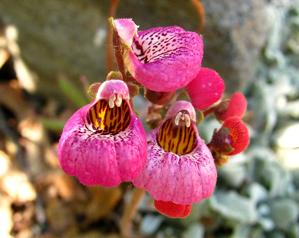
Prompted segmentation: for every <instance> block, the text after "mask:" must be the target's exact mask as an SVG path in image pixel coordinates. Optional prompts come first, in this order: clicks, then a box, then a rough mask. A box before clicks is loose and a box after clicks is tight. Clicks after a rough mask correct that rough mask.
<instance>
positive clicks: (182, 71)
mask: <svg viewBox="0 0 299 238" xmlns="http://www.w3.org/2000/svg"><path fill="white" fill-rule="evenodd" d="M113 22H114V27H115V30H116V31H117V33H118V35H119V37H120V38H121V40H122V42H123V44H124V45H126V48H127V50H125V51H124V62H125V65H126V67H127V69H128V71H129V72H130V74H131V75H132V76H133V77H134V78H135V79H136V81H138V82H139V83H140V84H142V85H144V86H145V87H146V88H148V89H150V90H152V91H156V92H171V91H175V90H176V89H179V88H183V87H185V86H186V85H187V84H188V83H189V82H190V81H191V80H192V79H193V78H195V76H196V75H197V73H198V71H199V69H200V66H201V62H202V57H203V40H202V37H201V36H200V35H198V34H197V33H195V32H191V31H186V30H184V29H183V28H181V27H178V26H168V27H155V28H150V29H148V30H144V31H138V32H137V26H136V25H135V23H134V22H133V21H132V19H116V20H114V21H113ZM135 32H136V33H135ZM134 33H135V34H134Z"/></svg>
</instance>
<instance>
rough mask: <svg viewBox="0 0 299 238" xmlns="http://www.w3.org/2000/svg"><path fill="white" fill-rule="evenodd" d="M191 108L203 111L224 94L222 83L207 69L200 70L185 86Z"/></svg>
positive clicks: (213, 71)
mask: <svg viewBox="0 0 299 238" xmlns="http://www.w3.org/2000/svg"><path fill="white" fill-rule="evenodd" d="M187 91H188V94H189V96H190V98H191V102H192V104H193V106H194V107H195V108H196V109H198V110H205V109H207V108H209V107H210V106H212V105H213V104H214V103H215V102H217V101H218V100H219V99H220V98H221V97H222V94H223V92H224V81H223V79H222V78H221V77H220V76H219V74H218V73H217V72H216V71H215V70H213V69H209V68H201V69H200V71H199V73H198V75H197V76H196V77H195V78H194V79H193V80H192V81H191V83H189V84H188V86H187Z"/></svg>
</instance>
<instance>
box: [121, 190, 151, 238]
mask: <svg viewBox="0 0 299 238" xmlns="http://www.w3.org/2000/svg"><path fill="white" fill-rule="evenodd" d="M144 195H145V192H144V190H142V189H139V188H135V189H134V191H133V194H132V197H131V200H130V202H128V203H126V205H125V209H124V213H123V216H122V218H121V221H120V228H121V235H122V238H131V237H132V235H131V228H132V220H133V218H134V216H135V214H136V212H137V209H138V206H139V204H140V202H141V200H142V198H143V197H144Z"/></svg>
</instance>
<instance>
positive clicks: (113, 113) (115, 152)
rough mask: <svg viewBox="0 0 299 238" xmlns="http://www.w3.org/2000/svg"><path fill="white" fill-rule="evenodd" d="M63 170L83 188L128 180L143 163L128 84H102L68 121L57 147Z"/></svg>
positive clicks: (142, 140)
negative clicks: (76, 179)
mask: <svg viewBox="0 0 299 238" xmlns="http://www.w3.org/2000/svg"><path fill="white" fill-rule="evenodd" d="M58 158H59V162H60V165H61V167H62V169H63V170H64V171H65V172H66V173H68V174H69V175H72V176H76V177H77V178H78V179H79V181H80V182H81V183H82V184H84V185H102V186H107V187H111V186H117V185H119V184H120V183H121V182H124V181H131V180H132V179H134V178H135V177H136V176H138V175H139V174H140V172H141V171H142V169H143V167H144V164H145V161H146V135H145V131H144V129H143V126H142V123H141V121H140V120H139V119H138V118H137V116H136V115H135V113H134V112H133V110H132V108H131V105H130V102H129V93H128V87H127V85H126V84H125V83H124V82H123V81H121V80H109V81H105V82H104V83H102V84H101V86H100V87H99V89H98V92H97V95H96V98H95V100H94V101H93V102H91V103H90V104H88V105H86V106H84V107H82V108H80V109H79V110H78V111H76V112H75V113H74V114H73V115H72V117H71V118H70V119H69V120H68V121H67V123H66V125H65V127H64V130H63V132H62V135H61V138H60V141H59V145H58Z"/></svg>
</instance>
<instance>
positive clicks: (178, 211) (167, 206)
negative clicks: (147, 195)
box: [154, 200, 192, 218]
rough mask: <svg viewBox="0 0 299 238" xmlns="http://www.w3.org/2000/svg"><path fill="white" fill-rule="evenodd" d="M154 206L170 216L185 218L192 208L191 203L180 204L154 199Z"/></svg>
mask: <svg viewBox="0 0 299 238" xmlns="http://www.w3.org/2000/svg"><path fill="white" fill-rule="evenodd" d="M154 205H155V208H156V209H157V210H158V211H159V212H160V213H162V214H163V215H165V216H168V217H170V218H185V217H187V216H188V215H189V214H190V212H191V209H192V205H181V204H176V203H173V202H165V201H156V200H155V201H154Z"/></svg>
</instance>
